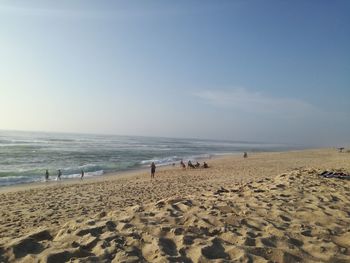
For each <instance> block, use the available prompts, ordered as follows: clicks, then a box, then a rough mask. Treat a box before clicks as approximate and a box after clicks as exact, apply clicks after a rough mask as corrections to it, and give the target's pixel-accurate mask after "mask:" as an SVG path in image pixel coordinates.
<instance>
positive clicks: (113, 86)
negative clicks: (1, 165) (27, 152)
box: [0, 0, 350, 146]
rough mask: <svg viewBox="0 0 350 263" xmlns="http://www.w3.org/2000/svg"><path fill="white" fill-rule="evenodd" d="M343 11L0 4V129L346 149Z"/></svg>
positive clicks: (348, 69)
mask: <svg viewBox="0 0 350 263" xmlns="http://www.w3.org/2000/svg"><path fill="white" fill-rule="evenodd" d="M349 13H350V1H347V0H334V1H327V0H306V1H302V0H297V1H292V0H290V1H287V0H281V1H277V0H275V1H270V0H266V1H260V0H256V1H253V0H246V1H243V0H232V1H224V0H223V1H185V0H179V1H16V0H13V1H6V0H5V1H1V2H0V61H1V62H0V129H6V130H31V131H33V130H34V131H53V132H75V133H98V134H119V135H143V136H162V137H180V138H181V137H185V138H208V139H225V140H240V141H261V142H275V143H291V144H298V145H312V146H343V145H350V16H349Z"/></svg>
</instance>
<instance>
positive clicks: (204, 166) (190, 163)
mask: <svg viewBox="0 0 350 263" xmlns="http://www.w3.org/2000/svg"><path fill="white" fill-rule="evenodd" d="M180 165H181V167H182V168H183V169H186V164H185V163H184V162H183V161H182V160H181V161H180ZM173 166H175V163H173ZM187 167H189V168H194V169H195V168H200V167H202V168H209V165H208V164H207V163H206V162H203V165H202V166H201V164H200V163H199V162H196V164H192V162H191V160H189V161H188V163H187ZM155 173H156V164H155V163H154V162H152V163H151V179H153V178H154V174H155Z"/></svg>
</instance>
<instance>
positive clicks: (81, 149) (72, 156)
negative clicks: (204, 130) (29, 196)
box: [0, 131, 293, 187]
mask: <svg viewBox="0 0 350 263" xmlns="http://www.w3.org/2000/svg"><path fill="white" fill-rule="evenodd" d="M292 148H293V147H292V146H289V145H283V144H268V143H254V142H239V141H219V140H200V139H178V138H156V137H141V136H116V135H91V134H68V133H67V134H66V133H44V132H19V131H0V187H4V186H9V185H14V184H23V183H31V182H40V181H44V174H45V171H46V169H48V170H49V174H50V177H49V179H50V180H56V177H57V171H58V169H61V171H62V177H61V178H62V179H67V178H78V177H79V176H80V172H81V170H84V172H85V177H93V176H100V175H102V174H106V173H110V172H120V171H128V170H134V169H140V168H144V167H149V165H150V163H152V162H155V163H156V165H157V166H161V165H168V164H172V163H179V162H180V160H184V161H185V162H187V161H188V160H192V161H196V160H200V159H203V158H211V157H213V156H217V155H227V154H242V153H243V152H245V151H246V152H262V151H281V150H288V149H292Z"/></svg>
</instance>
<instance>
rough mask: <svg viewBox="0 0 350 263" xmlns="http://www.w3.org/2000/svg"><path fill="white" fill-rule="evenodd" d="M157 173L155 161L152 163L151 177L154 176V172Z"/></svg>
mask: <svg viewBox="0 0 350 263" xmlns="http://www.w3.org/2000/svg"><path fill="white" fill-rule="evenodd" d="M155 173H156V165H155V164H154V162H152V164H151V179H152V178H154V174H155Z"/></svg>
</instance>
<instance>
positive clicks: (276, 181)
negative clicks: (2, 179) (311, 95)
mask: <svg viewBox="0 0 350 263" xmlns="http://www.w3.org/2000/svg"><path fill="white" fill-rule="evenodd" d="M208 162H209V165H210V166H211V167H210V168H209V169H186V170H182V169H181V168H180V167H170V168H164V169H159V170H158V171H157V173H156V178H157V179H156V180H154V181H152V182H151V181H150V175H149V174H148V173H146V172H141V173H138V174H134V175H132V176H124V177H123V178H120V177H118V176H110V177H108V178H107V177H105V178H104V179H103V180H101V179H100V180H86V181H84V182H73V183H64V184H59V183H57V184H51V185H49V186H46V187H32V188H31V189H28V190H19V189H12V190H11V191H5V192H3V193H1V194H0V262H8V261H9V262H14V261H19V262H67V261H69V262H350V180H340V179H325V178H321V177H320V176H319V173H321V172H322V171H324V170H341V171H343V172H346V173H349V172H350V154H349V153H338V152H337V151H336V150H334V149H322V150H306V151H294V152H282V153H261V154H251V155H250V156H249V157H248V158H247V159H243V158H242V157H241V156H231V157H224V158H220V159H216V160H208Z"/></svg>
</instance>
